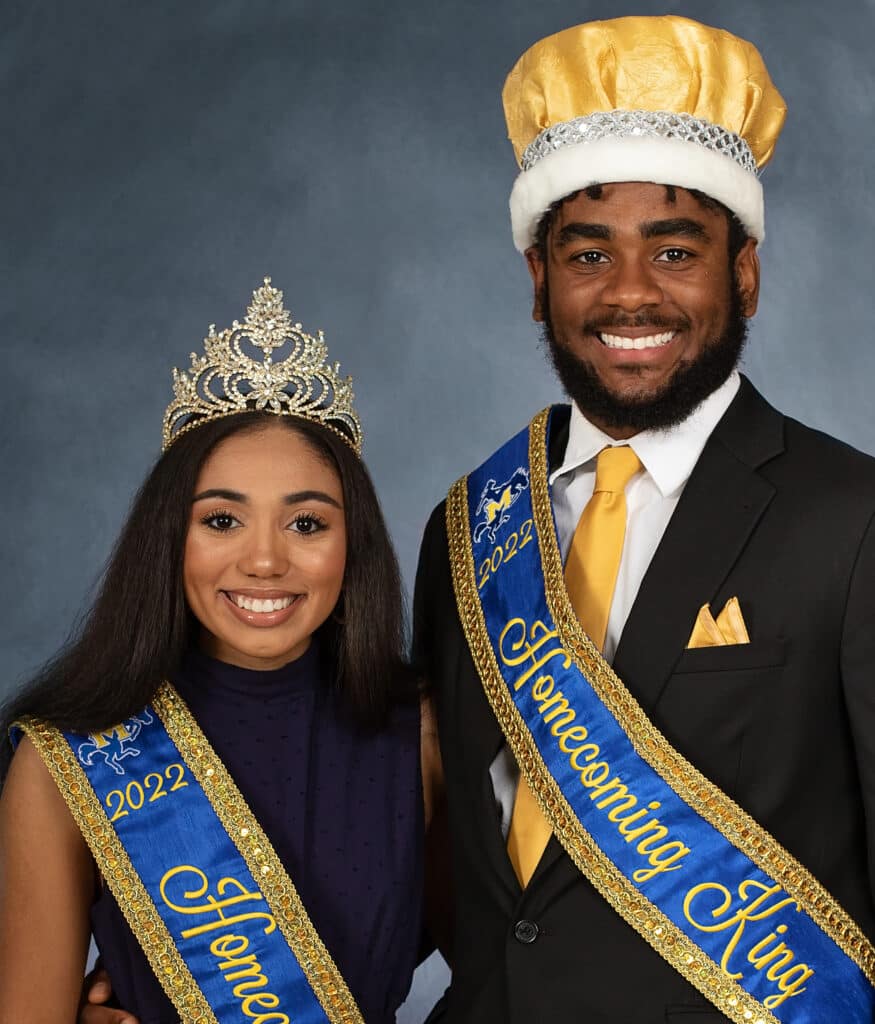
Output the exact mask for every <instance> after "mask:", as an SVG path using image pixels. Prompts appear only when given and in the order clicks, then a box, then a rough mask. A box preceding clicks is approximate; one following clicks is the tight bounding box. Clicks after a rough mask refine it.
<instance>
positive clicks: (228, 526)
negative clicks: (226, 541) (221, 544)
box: [201, 512, 240, 533]
mask: <svg viewBox="0 0 875 1024" xmlns="http://www.w3.org/2000/svg"><path fill="white" fill-rule="evenodd" d="M201 522H203V523H204V524H205V525H206V526H209V527H210V529H211V530H218V531H219V532H220V533H227V531H228V530H233V529H234V528H235V527H237V526H239V525H240V520H239V519H237V518H236V517H235V516H232V515H231V513H230V512H212V513H211V514H210V515H208V516H204V518H203V519H202V520H201Z"/></svg>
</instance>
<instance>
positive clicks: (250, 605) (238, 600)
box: [229, 594, 294, 612]
mask: <svg viewBox="0 0 875 1024" xmlns="http://www.w3.org/2000/svg"><path fill="white" fill-rule="evenodd" d="M229 597H230V598H231V600H232V601H233V602H234V604H236V605H237V607H238V608H243V609H245V610H246V611H247V612H278V611H281V610H282V609H283V608H288V607H289V605H290V604H291V603H292V601H294V598H293V597H278V598H276V599H275V600H273V601H271V600H270V599H268V600H264V601H263V600H260V599H259V598H257V597H244V596H243V595H242V594H230V595H229Z"/></svg>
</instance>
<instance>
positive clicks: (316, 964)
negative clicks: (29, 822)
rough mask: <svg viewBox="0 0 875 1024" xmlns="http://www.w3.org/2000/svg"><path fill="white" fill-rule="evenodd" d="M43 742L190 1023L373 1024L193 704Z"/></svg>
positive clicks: (179, 703)
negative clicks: (194, 712)
mask: <svg viewBox="0 0 875 1024" xmlns="http://www.w3.org/2000/svg"><path fill="white" fill-rule="evenodd" d="M19 724H20V727H21V728H22V729H23V731H24V732H26V733H27V735H28V736H29V737H30V739H31V740H32V741H33V743H34V744H35V746H36V747H37V749H38V750H39V752H40V754H41V755H42V757H43V760H44V761H45V763H46V765H47V766H48V768H49V771H50V772H51V773H52V775H53V776H54V779H55V781H56V782H57V784H58V787H59V789H60V791H61V793H62V794H63V796H64V798H65V800H66V801H67V805H68V806H69V808H70V811H71V813H72V814H73V817H74V818H75V820H76V823H77V824H78V825H79V828H80V829H81V831H82V834H83V836H84V837H85V840H86V841H87V843H88V845H89V847H90V849H91V852H92V854H93V855H94V859H95V861H96V862H97V866H98V868H99V869H100V872H101V874H102V876H103V877H104V879H105V880H106V882H107V884H108V885H109V887H110V888H111V889H112V892H113V894H114V895H115V897H116V900H117V901H118V904H119V906H120V907H121V909H122V911H123V912H124V915H125V917H126V918H127V920H128V922H129V923H130V925H131V929H132V931H133V933H134V935H135V936H136V937H137V940H138V941H139V942H140V944H141V946H142V947H143V950H144V952H145V954H146V956H147V958H148V960H149V963H150V964H151V966H152V969H153V971H154V972H155V975H156V977H157V978H158V980H159V981H160V982H161V984H162V986H163V988H164V991H165V992H166V993H167V995H168V997H169V998H170V1000H171V1001H172V1003H173V1005H174V1006H175V1008H176V1009H177V1011H178V1012H179V1015H180V1019H181V1020H182V1021H186V1022H188V1021H193V1022H194V1021H196V1022H203V1024H206V1022H210V1024H213V1022H219V1024H225V1022H228V1024H230V1022H232V1021H233V1022H240V1021H253V1022H254V1024H292V1022H293V1024H325V1022H331V1024H341V1022H343V1024H363V1021H362V1017H361V1013H360V1012H359V1010H358V1008H357V1006H356V1004H355V1001H354V1000H353V997H352V995H351V994H350V992H349V989H348V988H347V986H346V984H345V982H344V981H343V978H342V977H341V976H340V973H339V971H338V970H337V967H336V966H335V964H334V962H333V961H332V959H331V956H330V954H329V953H328V951H327V950H326V949H325V947H324V945H323V944H322V941H321V940H320V938H319V936H318V935H317V933H316V930H315V928H314V927H313V924H312V923H311V921H310V919H309V917H308V916H307V913H306V911H305V909H304V907H303V905H302V903H301V900H300V898H299V896H298V894H297V892H296V891H295V887H294V885H293V884H292V882H291V880H290V879H289V877H288V875H287V874H286V872H285V870H284V868H283V866H282V864H281V863H280V861H279V858H278V857H277V855H276V853H275V852H274V850H273V847H272V846H271V844H270V841H269V840H268V838H267V836H266V835H265V834H264V832H263V831H262V829H261V828H260V826H259V824H258V822H257V821H256V820H255V818H254V816H253V814H252V812H251V811H250V810H249V808H248V807H247V806H246V803H245V801H244V800H243V797H242V796H241V795H240V792H239V790H238V789H237V787H236V786H235V784H234V781H233V780H232V779H231V777H230V776H229V775H228V773H227V771H226V770H225V767H224V765H223V764H222V762H221V761H220V760H219V758H218V757H217V756H216V754H215V752H214V751H213V750H212V748H211V747H210V745H209V743H208V742H207V740H206V738H205V737H204V735H203V733H202V732H201V731H200V729H199V728H198V726H197V723H196V722H195V721H194V719H193V718H192V716H191V714H190V713H189V711H188V708H187V707H186V706H185V703H184V702H183V700H182V699H181V698H180V697H179V696H178V694H176V692H175V691H174V690H173V689H172V687H170V686H169V685H167V684H165V685H164V686H163V687H162V688H161V690H160V691H159V694H158V696H157V697H156V699H155V701H154V703H153V705H152V706H151V707H149V708H147V709H146V710H145V711H143V712H141V713H140V714H138V715H136V716H135V717H133V718H130V719H128V720H127V721H125V722H123V723H121V724H120V725H117V726H115V727H114V728H112V729H108V730H106V731H105V732H102V733H97V734H94V735H92V736H82V735H77V734H75V733H61V732H59V731H58V730H56V729H54V728H52V727H50V726H47V725H45V724H44V723H41V722H38V721H24V722H22V723H19Z"/></svg>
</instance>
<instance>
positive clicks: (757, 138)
mask: <svg viewBox="0 0 875 1024" xmlns="http://www.w3.org/2000/svg"><path fill="white" fill-rule="evenodd" d="M502 98H503V101H504V112H505V117H506V119H507V129H508V135H509V136H510V141H511V142H512V143H513V148H514V152H515V153H516V157H517V160H518V161H519V162H520V163H522V157H523V153H524V151H525V149H526V147H527V146H529V145H530V143H532V142H533V141H534V140H535V139H536V138H537V136H538V135H540V134H541V132H543V131H545V130H546V129H547V128H550V127H552V126H553V125H555V124H558V123H561V122H565V121H571V120H573V119H574V118H578V117H584V116H587V115H590V114H596V113H608V112H611V111H633V110H647V111H666V112H673V113H683V114H688V115H691V116H692V117H694V118H696V119H697V120H700V121H706V122H709V123H710V124H712V125H719V126H720V127H721V128H724V129H726V130H727V131H729V132H733V133H735V134H737V135H739V136H741V138H743V139H744V141H745V142H746V143H747V145H748V146H749V147H750V150H751V152H752V154H753V157H754V159H755V161H756V164H757V166H758V167H762V166H763V165H764V164H765V163H766V162H767V161H768V160H769V159H770V158H771V156H772V151H773V150H774V147H775V141H776V140H777V138H778V135H779V133H780V131H781V126H782V125H783V123H784V116H785V114H786V105H785V103H784V100H783V99H782V97H781V94H780V93H779V92H778V90H777V89H776V88H775V86H774V85H773V84H772V80H771V79H770V78H769V73H768V71H767V70H766V66H765V64H764V63H763V59H762V57H761V56H760V54H759V52H758V51H757V49H756V47H755V46H753V45H752V44H751V43H748V42H746V41H745V40H744V39H739V38H738V37H737V36H734V35H732V34H731V33H729V32H726V31H724V30H722V29H716V28H709V27H708V26H707V25H701V24H699V22H697V21H692V20H690V19H689V18H681V17H677V16H675V15H666V16H663V17H627V18H613V19H611V20H608V21H592V22H588V23H587V24H585V25H576V26H574V27H573V28H569V29H565V31H563V32H557V33H556V34H555V35H552V36H548V37H547V38H546V39H542V40H540V42H537V43H535V44H534V46H532V47H530V48H529V49H528V50H527V51H526V52H525V53H524V54H523V55H522V57H520V59H519V60H518V61H517V63H516V65H515V66H514V68H513V70H512V71H511V72H510V74H509V75H508V77H507V81H506V82H505V86H504V91H503V93H502Z"/></svg>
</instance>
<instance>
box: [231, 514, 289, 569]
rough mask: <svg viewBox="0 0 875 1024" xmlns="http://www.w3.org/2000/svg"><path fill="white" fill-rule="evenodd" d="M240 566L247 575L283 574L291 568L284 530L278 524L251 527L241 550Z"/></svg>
mask: <svg viewBox="0 0 875 1024" xmlns="http://www.w3.org/2000/svg"><path fill="white" fill-rule="evenodd" d="M240 568H241V570H242V571H243V572H244V573H246V575H247V576H257V577H259V578H264V577H268V576H282V575H284V574H285V573H286V572H288V569H289V551H288V542H287V536H286V534H285V531H284V530H281V529H279V528H278V527H276V526H264V527H256V528H250V533H249V536H248V537H247V545H246V548H245V550H244V551H243V552H241V558H240Z"/></svg>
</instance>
